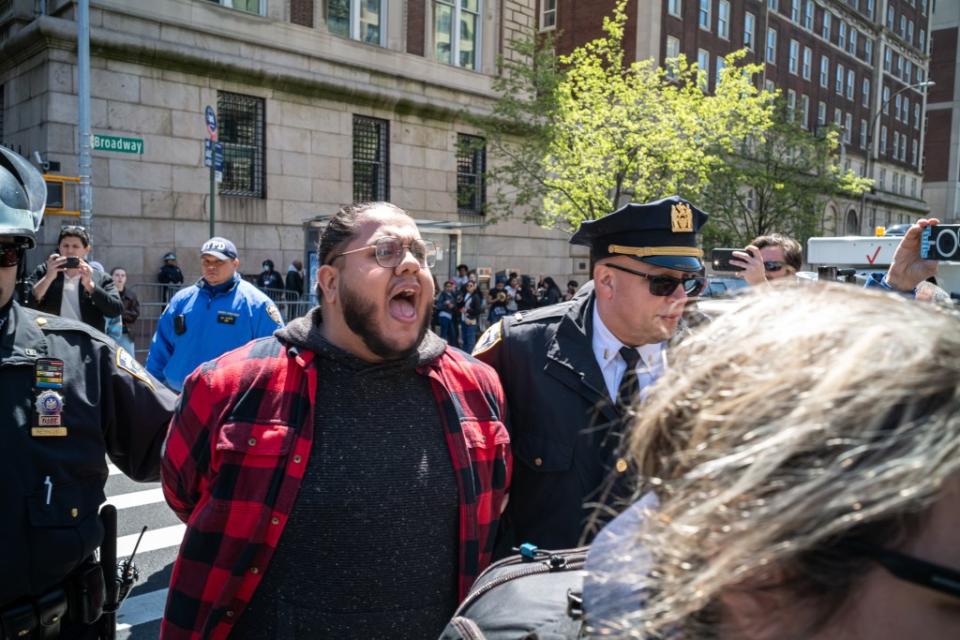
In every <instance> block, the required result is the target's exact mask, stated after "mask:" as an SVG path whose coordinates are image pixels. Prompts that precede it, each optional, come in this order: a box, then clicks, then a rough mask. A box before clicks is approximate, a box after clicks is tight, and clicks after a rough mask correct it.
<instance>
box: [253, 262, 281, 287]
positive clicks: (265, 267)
mask: <svg viewBox="0 0 960 640" xmlns="http://www.w3.org/2000/svg"><path fill="white" fill-rule="evenodd" d="M260 268H261V269H262V270H261V271H260V275H258V276H257V288H258V289H260V290H261V291H262V290H264V289H269V290H271V291H270V293H273V294H274V295H276V294H277V292H278V291H281V290H283V288H284V282H283V276H281V275H280V273H279V272H277V271H276V270H275V269H274V268H273V260H270V259H269V258H268V259H266V260H264V261H263V264H262V265H260Z"/></svg>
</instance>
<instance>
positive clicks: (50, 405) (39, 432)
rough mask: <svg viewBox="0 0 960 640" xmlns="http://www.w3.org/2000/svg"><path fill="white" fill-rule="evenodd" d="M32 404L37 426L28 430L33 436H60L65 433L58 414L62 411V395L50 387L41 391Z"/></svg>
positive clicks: (65, 429) (65, 430)
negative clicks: (35, 411) (35, 412)
mask: <svg viewBox="0 0 960 640" xmlns="http://www.w3.org/2000/svg"><path fill="white" fill-rule="evenodd" d="M34 405H35V406H36V408H37V426H35V427H33V428H32V429H31V430H30V435H32V436H34V437H50V436H57V437H62V436H65V435H67V428H66V427H65V426H63V422H62V419H61V416H60V414H62V413H63V396H61V395H60V394H59V393H57V392H56V391H54V390H52V389H48V390H46V391H41V392H40V393H39V394H38V395H37V399H36V402H35V403H34Z"/></svg>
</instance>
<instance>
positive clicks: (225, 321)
mask: <svg viewBox="0 0 960 640" xmlns="http://www.w3.org/2000/svg"><path fill="white" fill-rule="evenodd" d="M200 255H201V265H202V270H203V277H202V278H200V280H198V281H197V282H196V284H194V285H192V286H190V287H187V288H185V289H181V290H180V291H178V292H177V294H176V295H175V296H173V298H172V299H171V300H170V304H168V305H167V308H166V309H164V311H163V314H162V315H161V316H160V320H159V321H158V322H157V331H156V333H154V335H153V342H152V343H151V344H150V352H149V354H148V355H147V370H148V371H149V372H150V373H152V374H153V375H154V376H156V378H157V379H158V380H160V381H161V382H163V383H164V384H166V385H167V386H168V387H170V388H171V389H173V390H175V391H180V389H181V388H182V387H183V380H184V378H186V377H187V375H188V374H189V373H190V372H191V371H193V370H194V369H195V368H197V366H198V365H200V364H201V363H203V362H206V361H208V360H213V359H214V358H216V357H218V356H221V355H223V354H224V353H226V352H227V351H231V350H232V349H236V348H237V347H240V346H242V345H244V344H246V343H247V342H249V341H251V340H254V339H256V338H263V337H265V336H269V335H272V334H273V332H274V331H276V330H277V329H279V328H280V327H282V326H283V320H282V318H281V317H280V311H279V310H278V309H277V307H276V305H275V304H274V303H273V301H272V300H270V298H268V297H267V296H266V294H264V293H263V292H262V291H260V290H259V289H257V288H256V287H255V286H253V285H252V284H250V283H249V282H247V281H246V280H244V279H243V278H241V277H240V274H239V273H237V269H238V268H239V267H240V259H239V258H238V255H237V247H236V246H235V245H234V244H233V243H232V242H231V241H230V240H227V239H226V238H220V237H215V238H210V239H209V240H207V241H206V242H205V243H204V244H203V247H202V248H201V249H200Z"/></svg>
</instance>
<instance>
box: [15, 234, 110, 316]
mask: <svg viewBox="0 0 960 640" xmlns="http://www.w3.org/2000/svg"><path fill="white" fill-rule="evenodd" d="M88 253H90V236H89V235H87V230H86V229H84V228H83V227H79V226H74V225H68V226H64V227H61V228H60V235H59V237H58V238H57V251H55V252H54V253H51V254H50V257H48V258H47V261H46V262H44V263H42V264H39V265H37V268H36V270H34V272H33V274H32V275H31V276H30V278H29V280H28V282H29V283H30V285H31V286H30V290H29V292H28V297H27V304H28V305H29V306H31V307H33V308H34V309H39V310H40V311H44V312H46V313H52V314H53V315H57V316H63V317H65V318H72V319H74V320H82V321H83V322H86V323H87V324H89V325H90V326H91V327H93V328H94V329H96V330H97V331H104V330H105V329H106V319H107V318H116V317H117V316H119V315H120V314H121V313H122V312H123V303H122V302H121V301H120V294H119V293H118V292H117V287H116V285H115V284H114V282H113V278H111V277H110V276H109V275H108V274H106V273H104V272H103V271H97V270H96V269H94V268H93V267H91V266H90V264H89V263H88V262H87V261H86V260H85V258H86V257H87V254H88ZM71 264H76V266H70V265H71Z"/></svg>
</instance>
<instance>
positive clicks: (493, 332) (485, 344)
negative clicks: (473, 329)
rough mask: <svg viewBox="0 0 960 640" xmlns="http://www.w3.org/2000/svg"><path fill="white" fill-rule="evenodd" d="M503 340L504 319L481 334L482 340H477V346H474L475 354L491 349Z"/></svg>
mask: <svg viewBox="0 0 960 640" xmlns="http://www.w3.org/2000/svg"><path fill="white" fill-rule="evenodd" d="M501 340H503V320H502V319H501V320H500V322H498V323H496V324H494V325H491V326H490V328H488V329H487V330H486V331H484V332H483V335H482V336H480V340H478V341H477V346H475V347H474V348H473V355H475V356H478V355H480V354H481V353H483V352H484V351H489V350H490V349H492V348H493V347H495V346H496V345H497V343H498V342H500V341H501Z"/></svg>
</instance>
